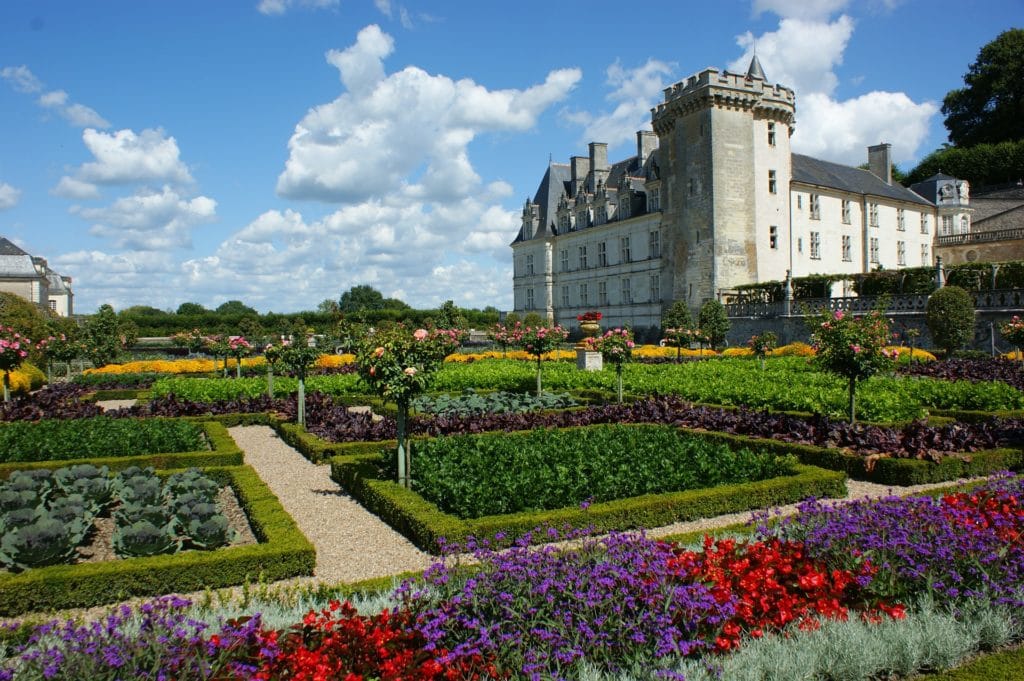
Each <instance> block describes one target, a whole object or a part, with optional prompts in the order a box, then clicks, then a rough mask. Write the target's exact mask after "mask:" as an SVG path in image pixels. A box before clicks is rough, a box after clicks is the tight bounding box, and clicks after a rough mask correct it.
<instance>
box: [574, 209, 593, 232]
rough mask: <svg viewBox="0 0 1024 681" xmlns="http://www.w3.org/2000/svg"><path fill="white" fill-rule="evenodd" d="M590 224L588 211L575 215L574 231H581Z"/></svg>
mask: <svg viewBox="0 0 1024 681" xmlns="http://www.w3.org/2000/svg"><path fill="white" fill-rule="evenodd" d="M589 224H590V211H588V210H581V211H580V212H578V213H576V229H583V228H584V227H586V226H588V225H589Z"/></svg>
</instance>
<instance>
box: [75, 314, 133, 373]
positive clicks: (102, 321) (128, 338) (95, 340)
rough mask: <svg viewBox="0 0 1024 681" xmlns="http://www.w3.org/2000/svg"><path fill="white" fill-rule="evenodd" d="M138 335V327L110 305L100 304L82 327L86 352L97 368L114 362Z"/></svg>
mask: <svg viewBox="0 0 1024 681" xmlns="http://www.w3.org/2000/svg"><path fill="white" fill-rule="evenodd" d="M138 337H139V330H138V327H136V326H135V324H134V323H132V322H130V321H122V320H121V319H119V318H118V316H117V313H115V312H114V308H112V307H111V306H110V305H100V309H99V310H97V312H96V314H94V315H92V316H91V317H89V319H88V320H87V321H86V322H85V326H84V327H82V340H83V341H85V347H86V353H87V354H88V356H89V360H90V361H91V362H92V363H93V366H95V367H97V368H99V367H102V366H106V365H107V364H111V363H112V362H114V361H115V360H116V359H117V357H118V355H120V354H121V353H122V352H124V351H125V350H127V349H128V348H129V347H130V346H132V345H133V344H134V343H135V341H136V340H138Z"/></svg>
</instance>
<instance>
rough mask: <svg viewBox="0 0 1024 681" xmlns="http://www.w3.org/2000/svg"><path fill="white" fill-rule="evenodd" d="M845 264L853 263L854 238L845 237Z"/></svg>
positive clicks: (845, 235)
mask: <svg viewBox="0 0 1024 681" xmlns="http://www.w3.org/2000/svg"><path fill="white" fill-rule="evenodd" d="M843 262H853V237H852V236H850V235H849V234H844V235H843Z"/></svg>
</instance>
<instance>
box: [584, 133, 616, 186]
mask: <svg viewBox="0 0 1024 681" xmlns="http://www.w3.org/2000/svg"><path fill="white" fill-rule="evenodd" d="M589 148H590V169H591V170H592V171H593V173H594V177H593V178H592V180H591V182H592V184H591V186H590V191H591V192H593V191H596V190H597V187H598V185H601V184H604V183H605V182H607V181H608V171H609V170H610V169H611V168H610V167H609V165H608V145H607V144H606V143H604V142H591V143H590V145H589Z"/></svg>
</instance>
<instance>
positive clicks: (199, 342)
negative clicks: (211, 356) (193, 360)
mask: <svg viewBox="0 0 1024 681" xmlns="http://www.w3.org/2000/svg"><path fill="white" fill-rule="evenodd" d="M185 304H186V303H182V305H185ZM171 342H172V343H174V344H175V345H176V346H178V347H179V348H185V349H187V350H188V352H189V354H190V355H194V354H196V353H197V352H199V351H200V350H202V349H203V348H204V347H206V337H205V336H204V335H203V332H202V331H200V330H199V329H192V330H191V331H179V332H178V333H176V334H174V335H172V336H171Z"/></svg>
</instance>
